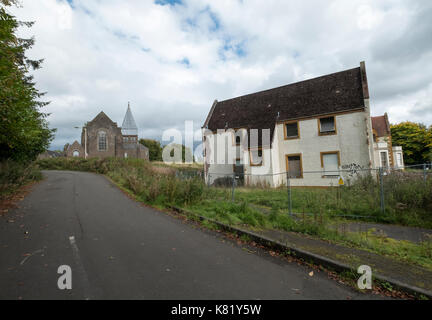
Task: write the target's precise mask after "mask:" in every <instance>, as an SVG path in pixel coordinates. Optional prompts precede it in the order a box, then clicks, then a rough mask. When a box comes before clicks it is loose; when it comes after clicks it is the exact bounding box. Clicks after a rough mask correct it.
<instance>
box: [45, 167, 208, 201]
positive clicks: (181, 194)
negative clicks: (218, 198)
mask: <svg viewBox="0 0 432 320" xmlns="http://www.w3.org/2000/svg"><path fill="white" fill-rule="evenodd" d="M37 163H38V164H39V166H40V167H41V168H42V169H49V170H78V171H89V172H95V173H101V174H105V175H107V176H108V177H110V178H111V179H112V180H113V181H114V182H116V183H118V184H119V185H120V186H122V187H124V188H126V189H128V190H130V191H131V192H133V193H134V194H135V195H136V196H137V198H138V199H140V200H142V201H144V202H146V203H149V204H153V205H158V206H159V207H167V206H168V205H185V204H189V203H192V202H195V201H199V200H201V199H203V198H204V195H205V192H206V189H205V185H204V183H203V181H202V179H200V178H199V177H191V178H185V179H179V178H177V177H176V171H175V170H170V169H169V168H166V169H165V168H161V167H155V166H153V165H152V164H151V163H150V162H148V161H145V160H141V159H116V158H107V159H82V158H52V159H43V160H39V161H38V162H37Z"/></svg>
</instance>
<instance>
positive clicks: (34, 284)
mask: <svg viewBox="0 0 432 320" xmlns="http://www.w3.org/2000/svg"><path fill="white" fill-rule="evenodd" d="M44 175H45V179H44V181H42V182H41V183H39V184H37V185H36V186H35V187H34V188H33V190H32V192H31V193H30V194H29V195H27V196H26V198H25V199H24V200H23V201H21V202H20V203H19V204H18V205H19V208H17V209H14V210H11V211H10V212H9V213H8V214H6V215H4V216H1V217H0V284H1V285H0V299H347V298H348V299H349V298H351V299H369V298H379V297H378V296H374V295H365V294H361V293H358V292H356V291H355V290H353V289H351V288H349V287H346V286H343V285H341V284H339V283H338V282H336V281H334V280H331V279H328V278H327V275H326V274H324V273H316V272H315V274H314V276H312V277H311V276H309V272H310V271H311V270H310V269H309V268H308V267H305V266H301V265H297V264H296V263H289V262H286V261H284V260H282V259H279V258H277V257H271V256H270V255H268V254H266V253H265V252H264V251H259V250H258V251H257V249H255V251H256V252H255V253H254V252H253V251H251V250H245V249H244V248H242V247H241V246H238V245H236V244H233V243H232V242H230V241H227V240H226V239H224V238H223V237H222V236H220V235H218V234H217V233H214V232H211V231H203V230H200V229H198V228H196V227H194V226H193V225H191V224H188V223H185V222H182V221H181V220H179V219H176V218H174V217H171V216H169V215H167V214H166V213H163V212H159V211H157V210H154V209H150V208H147V207H145V206H142V205H141V204H139V203H137V202H135V201H133V200H131V199H129V198H128V197H127V196H126V195H125V194H124V193H122V192H121V191H120V190H119V189H118V188H117V187H115V186H114V185H112V184H111V183H110V182H109V181H108V180H107V179H106V178H105V177H104V176H101V175H96V174H92V173H84V172H69V171H46V172H44ZM61 265H67V266H70V267H71V270H72V289H71V290H67V289H66V290H60V289H59V288H58V286H57V281H58V278H59V277H60V276H61V274H58V273H57V271H58V268H59V266H61Z"/></svg>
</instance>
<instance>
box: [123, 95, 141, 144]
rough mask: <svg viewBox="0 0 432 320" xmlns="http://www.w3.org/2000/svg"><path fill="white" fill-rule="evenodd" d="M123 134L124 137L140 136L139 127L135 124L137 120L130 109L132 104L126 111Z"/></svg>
mask: <svg viewBox="0 0 432 320" xmlns="http://www.w3.org/2000/svg"><path fill="white" fill-rule="evenodd" d="M122 134H123V135H130V136H133V135H135V136H136V135H138V127H137V125H136V123H135V119H134V117H133V115H132V111H131V109H130V103H129V102H128V108H127V110H126V114H125V117H124V119H123V124H122Z"/></svg>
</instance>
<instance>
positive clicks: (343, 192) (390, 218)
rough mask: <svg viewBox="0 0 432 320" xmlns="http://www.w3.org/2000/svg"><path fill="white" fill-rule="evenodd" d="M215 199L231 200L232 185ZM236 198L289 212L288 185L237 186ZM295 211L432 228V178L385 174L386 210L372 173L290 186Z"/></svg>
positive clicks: (221, 189)
mask: <svg viewBox="0 0 432 320" xmlns="http://www.w3.org/2000/svg"><path fill="white" fill-rule="evenodd" d="M211 196H212V198H213V199H221V200H230V199H231V186H218V187H216V188H213V189H212V193H211ZM235 200H236V201H238V202H244V201H246V202H248V203H251V204H254V205H257V206H260V207H263V208H266V209H267V210H276V211H279V212H284V213H286V212H288V209H289V195H288V189H287V187H286V186H284V187H279V188H270V187H265V186H260V187H258V186H254V187H236V188H235ZM291 200H292V202H291V204H292V211H293V212H294V213H297V214H303V213H306V214H307V215H314V214H319V213H323V214H324V215H326V216H329V217H347V218H355V219H361V220H366V221H372V222H384V223H396V224H400V225H408V226H418V227H425V228H432V177H429V178H428V179H426V181H425V180H424V179H423V176H420V175H413V174H412V173H409V172H408V173H404V172H395V173H392V174H390V175H387V176H385V177H384V205H385V211H384V213H383V212H382V211H381V203H380V185H379V180H377V179H375V178H374V177H373V176H371V175H363V176H361V177H358V178H357V179H356V180H355V181H352V182H350V183H349V185H346V186H343V187H329V188H311V187H293V188H291Z"/></svg>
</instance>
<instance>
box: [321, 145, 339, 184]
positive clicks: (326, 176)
mask: <svg viewBox="0 0 432 320" xmlns="http://www.w3.org/2000/svg"><path fill="white" fill-rule="evenodd" d="M326 154H337V159H338V169H339V168H340V166H341V158H340V151H324V152H320V158H321V168H322V169H323V174H322V178H334V177H336V176H339V175H340V172H339V173H338V174H337V175H326V174H325V170H324V156H325V155H326ZM339 170H340V169H339Z"/></svg>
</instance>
